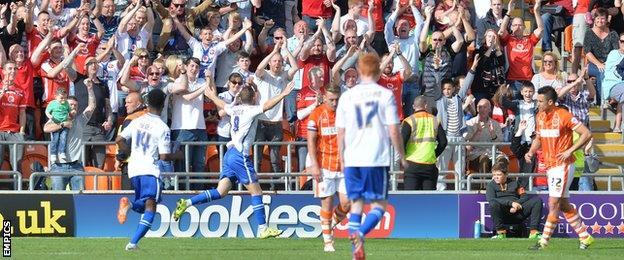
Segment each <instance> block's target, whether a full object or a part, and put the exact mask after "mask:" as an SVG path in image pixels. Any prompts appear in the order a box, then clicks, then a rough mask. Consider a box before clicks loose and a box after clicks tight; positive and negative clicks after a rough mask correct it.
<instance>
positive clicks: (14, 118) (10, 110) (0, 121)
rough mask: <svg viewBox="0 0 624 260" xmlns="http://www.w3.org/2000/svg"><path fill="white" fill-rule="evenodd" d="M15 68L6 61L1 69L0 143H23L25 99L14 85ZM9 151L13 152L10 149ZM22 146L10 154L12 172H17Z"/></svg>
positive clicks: (0, 149) (0, 155)
mask: <svg viewBox="0 0 624 260" xmlns="http://www.w3.org/2000/svg"><path fill="white" fill-rule="evenodd" d="M16 72H17V66H16V65H15V62H12V61H7V62H6V63H4V66H3V67H2V84H1V86H0V141H12V142H21V141H24V130H25V128H26V99H25V98H24V92H22V90H21V89H20V88H18V87H17V86H16V85H15V74H16ZM4 148H5V147H4V145H0V158H4ZM10 151H13V150H12V149H10ZM22 154H23V146H21V145H18V146H17V150H16V153H15V154H13V153H12V152H11V163H12V164H13V170H19V169H18V167H17V166H18V165H19V163H17V162H18V161H19V160H21V159H22Z"/></svg>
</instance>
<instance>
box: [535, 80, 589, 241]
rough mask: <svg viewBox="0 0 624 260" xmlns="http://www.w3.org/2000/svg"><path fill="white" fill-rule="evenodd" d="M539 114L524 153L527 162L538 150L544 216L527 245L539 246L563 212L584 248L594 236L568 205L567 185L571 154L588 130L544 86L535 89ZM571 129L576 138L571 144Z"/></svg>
mask: <svg viewBox="0 0 624 260" xmlns="http://www.w3.org/2000/svg"><path fill="white" fill-rule="evenodd" d="M537 94H538V95H537V105H538V108H539V113H538V114H537V116H536V120H535V122H536V127H535V134H536V137H535V141H533V144H532V145H531V149H530V150H529V152H527V153H526V155H525V156H524V158H525V160H526V161H527V162H530V161H531V159H532V157H533V155H534V154H535V152H536V151H537V150H538V149H540V148H541V149H542V151H543V153H544V160H545V162H544V163H545V164H546V169H547V172H546V174H547V177H548V209H549V211H548V217H547V219H546V223H545V224H544V232H543V233H542V238H541V239H540V240H539V241H538V242H537V244H535V246H532V247H530V248H529V249H532V250H539V249H543V248H545V247H546V246H547V245H548V240H549V239H550V236H551V235H552V233H553V230H554V229H555V227H556V226H557V222H558V221H559V211H563V215H564V216H565V218H566V220H567V221H568V223H570V226H572V227H573V228H574V231H576V233H577V234H578V236H579V240H580V248H581V249H587V248H588V247H589V246H590V245H591V244H592V243H593V242H594V238H593V237H592V236H591V235H589V234H588V233H587V227H586V226H585V225H584V224H583V222H581V218H580V217H579V214H578V212H577V211H576V209H575V208H574V207H572V204H570V201H569V198H570V184H571V183H572V179H573V178H574V156H572V153H573V152H574V151H576V150H578V149H579V148H581V147H584V146H585V144H586V143H587V142H588V141H589V139H591V132H590V131H589V129H587V127H586V126H585V125H583V123H582V122H580V121H578V120H577V119H576V118H575V117H574V116H573V115H572V114H570V112H568V111H567V110H565V109H563V108H560V107H556V106H555V102H556V101H557V92H556V91H555V89H554V88H552V87H550V86H548V87H543V88H541V89H539V90H538V91H537ZM572 131H575V132H577V133H578V134H579V135H580V138H579V139H578V141H577V142H576V143H572Z"/></svg>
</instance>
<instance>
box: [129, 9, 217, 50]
mask: <svg viewBox="0 0 624 260" xmlns="http://www.w3.org/2000/svg"><path fill="white" fill-rule="evenodd" d="M151 3H152V5H154V8H155V11H156V12H157V13H158V15H160V18H161V19H162V20H163V27H162V30H161V31H160V38H159V40H158V44H157V45H156V50H157V51H158V52H159V53H162V54H164V55H172V54H175V55H181V56H182V57H188V55H189V53H188V49H189V46H188V44H187V41H185V40H184V38H183V36H182V31H180V30H179V29H178V28H177V27H176V26H175V24H174V22H173V20H172V17H176V18H178V20H179V21H180V22H181V23H183V24H184V25H185V27H186V29H187V30H188V31H187V32H190V33H192V34H194V33H195V18H196V17H199V16H202V14H203V13H204V12H206V11H207V10H208V8H209V7H210V6H211V5H212V4H213V3H214V0H205V1H203V2H202V3H201V4H200V5H198V6H196V7H194V8H187V7H186V6H187V0H172V1H171V3H170V4H169V7H168V8H165V7H164V6H163V5H162V3H161V1H154V0H152V2H151ZM120 26H121V25H120ZM150 31H151V29H150ZM150 35H151V34H150Z"/></svg>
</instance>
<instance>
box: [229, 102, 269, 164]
mask: <svg viewBox="0 0 624 260" xmlns="http://www.w3.org/2000/svg"><path fill="white" fill-rule="evenodd" d="M224 110H225V113H227V114H228V116H230V124H231V125H232V128H231V130H230V136H231V137H232V141H230V142H229V143H228V144H227V147H228V149H231V148H232V147H234V148H236V149H237V150H238V151H239V152H241V153H242V154H244V155H249V150H250V149H251V145H252V143H253V141H254V140H255V139H256V128H257V127H256V126H257V125H258V120H257V119H256V117H257V116H258V115H260V114H262V113H263V111H262V106H250V105H237V106H229V105H228V106H225V108H224Z"/></svg>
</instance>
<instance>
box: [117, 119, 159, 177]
mask: <svg viewBox="0 0 624 260" xmlns="http://www.w3.org/2000/svg"><path fill="white" fill-rule="evenodd" d="M170 134H171V132H170V131H169V127H168V126H167V124H165V123H164V122H163V121H162V120H161V119H160V115H153V114H151V113H147V114H145V115H142V116H140V117H139V118H137V119H134V120H132V122H130V124H129V125H128V126H127V127H126V128H125V129H124V130H123V131H121V133H120V134H119V135H120V136H121V137H123V138H124V139H126V140H129V141H130V142H131V144H132V145H131V148H132V149H131V154H132V160H130V161H129V162H128V177H129V178H132V177H134V176H140V175H152V176H155V177H156V178H158V177H160V168H158V160H159V158H160V154H168V153H171V140H170V138H171V137H170Z"/></svg>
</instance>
